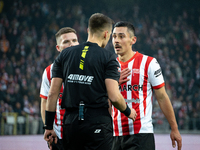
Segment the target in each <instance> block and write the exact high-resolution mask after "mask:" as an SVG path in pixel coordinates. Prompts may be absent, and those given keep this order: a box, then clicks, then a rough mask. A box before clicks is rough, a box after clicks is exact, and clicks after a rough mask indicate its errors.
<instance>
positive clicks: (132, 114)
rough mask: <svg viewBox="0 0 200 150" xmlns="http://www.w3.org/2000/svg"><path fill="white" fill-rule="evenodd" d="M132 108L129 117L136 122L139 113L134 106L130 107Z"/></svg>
mask: <svg viewBox="0 0 200 150" xmlns="http://www.w3.org/2000/svg"><path fill="white" fill-rule="evenodd" d="M130 109H131V114H130V115H129V116H128V118H130V119H132V120H133V122H134V121H135V119H136V117H137V113H136V111H135V109H133V108H130Z"/></svg>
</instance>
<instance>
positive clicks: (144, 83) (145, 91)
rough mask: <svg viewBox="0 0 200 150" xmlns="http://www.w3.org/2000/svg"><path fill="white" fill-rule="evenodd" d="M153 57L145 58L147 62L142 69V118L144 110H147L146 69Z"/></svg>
mask: <svg viewBox="0 0 200 150" xmlns="http://www.w3.org/2000/svg"><path fill="white" fill-rule="evenodd" d="M152 59H153V57H147V61H146V64H145V68H144V82H143V99H144V101H143V106H144V116H145V115H146V108H147V102H146V98H147V83H148V68H149V64H150V62H151V61H152Z"/></svg>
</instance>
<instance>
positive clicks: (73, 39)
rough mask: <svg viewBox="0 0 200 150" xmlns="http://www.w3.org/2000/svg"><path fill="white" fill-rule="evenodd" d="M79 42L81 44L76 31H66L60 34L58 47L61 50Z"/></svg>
mask: <svg viewBox="0 0 200 150" xmlns="http://www.w3.org/2000/svg"><path fill="white" fill-rule="evenodd" d="M78 44H79V42H78V38H77V35H76V34H75V33H74V32H70V33H65V34H62V35H61V36H60V39H59V43H58V45H57V46H58V48H57V49H59V51H60V52H61V51H62V50H63V49H65V48H67V47H71V46H75V45H78Z"/></svg>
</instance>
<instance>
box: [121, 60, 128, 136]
mask: <svg viewBox="0 0 200 150" xmlns="http://www.w3.org/2000/svg"><path fill="white" fill-rule="evenodd" d="M125 68H128V62H126V63H121V70H124V69H125ZM123 87H127V82H125V83H123V84H121V89H122V91H121V94H122V95H123V97H124V98H125V99H127V91H126V90H123ZM121 120H123V121H122V122H121V125H122V132H123V133H129V126H128V118H127V117H126V116H125V115H124V114H123V113H121Z"/></svg>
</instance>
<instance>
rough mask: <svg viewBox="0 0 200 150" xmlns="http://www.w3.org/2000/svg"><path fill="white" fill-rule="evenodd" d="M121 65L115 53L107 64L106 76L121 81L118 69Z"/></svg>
mask: <svg viewBox="0 0 200 150" xmlns="http://www.w3.org/2000/svg"><path fill="white" fill-rule="evenodd" d="M119 67H120V66H119V63H118V61H117V59H116V55H114V54H113V55H111V57H110V59H109V61H108V62H107V65H106V70H105V78H110V79H114V80H117V82H119V77H120V72H119V71H118V69H119Z"/></svg>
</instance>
